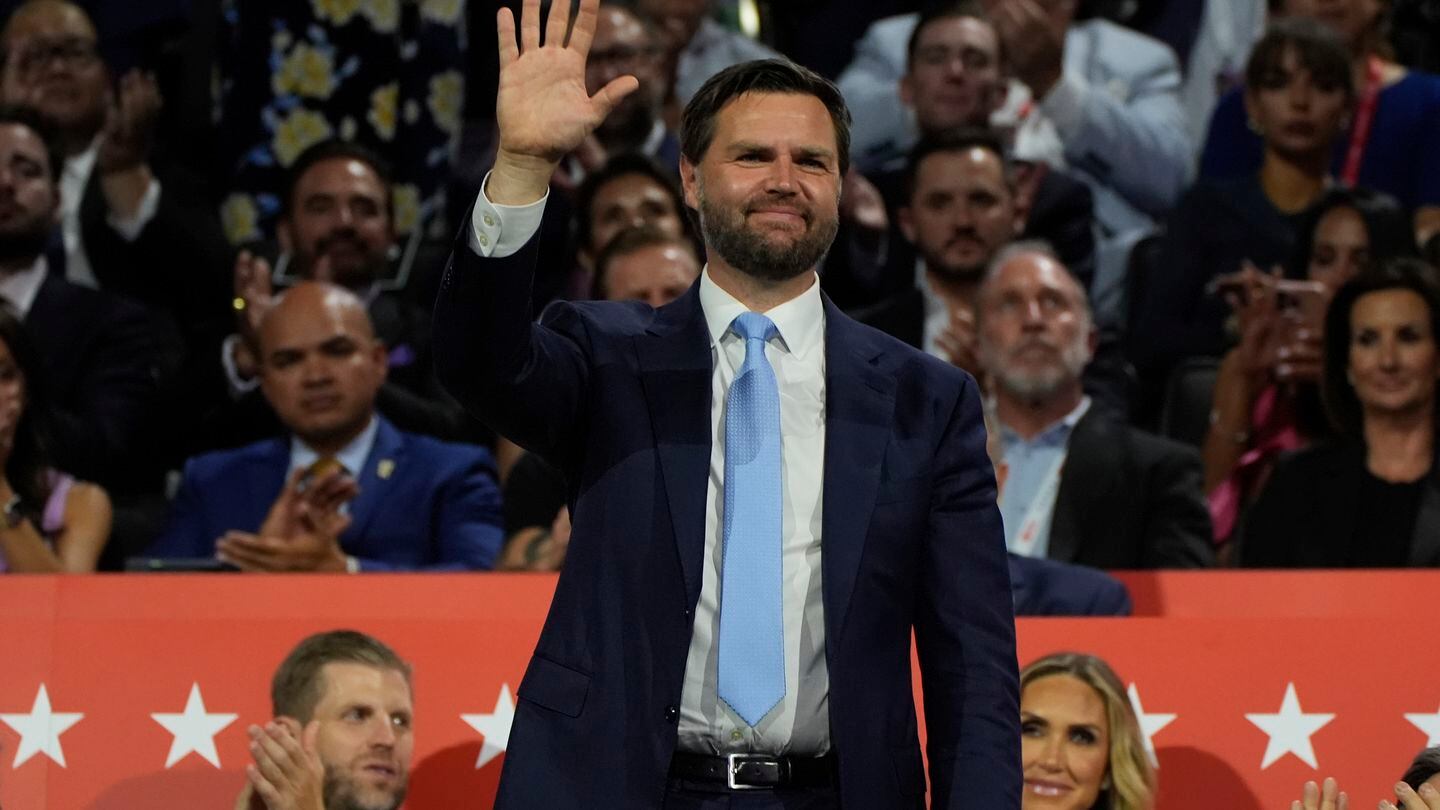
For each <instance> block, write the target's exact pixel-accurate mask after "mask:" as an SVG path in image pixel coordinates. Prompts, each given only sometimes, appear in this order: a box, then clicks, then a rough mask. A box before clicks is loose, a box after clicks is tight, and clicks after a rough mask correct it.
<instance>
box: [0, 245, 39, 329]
mask: <svg viewBox="0 0 1440 810" xmlns="http://www.w3.org/2000/svg"><path fill="white" fill-rule="evenodd" d="M47 272H49V263H48V262H46V261H45V257H44V256H43V255H42V256H38V257H36V259H35V263H34V264H32V265H30V266H29V267H27V268H25V269H24V270H17V271H16V272H14V273H11V274H10V275H8V276H5V277H4V278H0V299H4V301H5V303H7V304H9V305H10V308H11V309H13V310H15V314H16V315H18V316H20V320H22V321H23V320H25V318H26V317H28V316H29V315H30V307H32V306H34V305H35V296H37V295H39V294H40V285H41V284H43V283H44V282H45V274H46V273H47Z"/></svg>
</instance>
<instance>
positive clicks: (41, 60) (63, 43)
mask: <svg viewBox="0 0 1440 810" xmlns="http://www.w3.org/2000/svg"><path fill="white" fill-rule="evenodd" d="M98 59H99V53H98V52H97V51H96V49H95V43H94V42H90V41H88V40H84V39H62V40H50V41H46V40H34V41H31V42H27V43H26V44H25V45H23V46H22V47H21V49H20V50H19V51H17V52H16V54H15V64H16V66H17V67H19V68H20V70H22V71H27V72H28V71H32V70H39V69H42V68H46V67H49V66H50V65H51V64H52V63H55V62H59V63H60V64H62V65H64V66H66V67H70V68H84V67H89V66H90V65H92V64H94V63H95V62H96V61H97V60H98ZM7 61H8V60H7Z"/></svg>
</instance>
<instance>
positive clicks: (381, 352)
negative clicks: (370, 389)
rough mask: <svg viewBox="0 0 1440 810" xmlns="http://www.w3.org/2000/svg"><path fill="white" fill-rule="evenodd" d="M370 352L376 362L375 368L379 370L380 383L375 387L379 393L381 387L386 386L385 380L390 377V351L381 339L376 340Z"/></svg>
mask: <svg viewBox="0 0 1440 810" xmlns="http://www.w3.org/2000/svg"><path fill="white" fill-rule="evenodd" d="M370 351H371V352H372V358H373V359H374V361H375V367H376V368H377V369H379V371H378V373H379V375H380V381H379V382H378V383H377V384H376V385H375V390H376V391H377V392H378V391H379V390H380V386H382V385H384V384H385V380H386V379H387V378H388V377H389V376H390V350H389V349H387V348H386V347H385V344H384V343H382V342H381V341H380V339H379V338H376V339H375V345H374V346H373V347H372V348H371V349H370Z"/></svg>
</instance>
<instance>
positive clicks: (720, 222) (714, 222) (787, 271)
mask: <svg viewBox="0 0 1440 810" xmlns="http://www.w3.org/2000/svg"><path fill="white" fill-rule="evenodd" d="M699 197H700V230H701V232H703V233H704V235H705V244H706V246H707V247H709V248H710V249H711V250H714V251H715V252H716V253H717V254H719V255H720V258H722V259H724V260H725V262H726V263H727V264H729V265H730V266H731V267H734V268H735V269H736V270H739V271H740V272H742V273H744V274H746V275H747V276H752V277H754V278H758V279H761V280H762V281H788V280H790V279H792V278H795V277H796V276H799V275H800V274H802V273H804V272H806V271H807V270H810V269H811V268H813V267H815V266H816V265H817V264H819V263H820V260H821V259H822V258H824V256H825V251H827V250H829V249H830V243H831V242H833V241H834V240H835V232H836V231H837V230H838V229H839V221H838V220H837V219H836V218H828V219H825V220H822V221H820V222H818V223H816V222H813V221H812V220H810V219H807V220H806V224H807V226H811V225H813V227H812V228H810V229H808V230H807V231H806V232H805V233H804V234H802V235H800V236H799V237H798V238H796V239H795V241H793V242H791V243H790V244H789V245H786V246H776V245H772V244H771V243H770V242H768V241H767V240H766V239H765V238H764V237H763V236H761V235H759V234H758V233H756V232H754V231H752V230H750V229H748V228H747V227H746V226H745V220H744V214H743V213H741V212H737V211H733V210H723V209H720V208H717V207H715V206H713V205H711V204H710V201H709V200H708V199H707V198H706V197H705V195H704V194H703V193H701V194H700V195H699Z"/></svg>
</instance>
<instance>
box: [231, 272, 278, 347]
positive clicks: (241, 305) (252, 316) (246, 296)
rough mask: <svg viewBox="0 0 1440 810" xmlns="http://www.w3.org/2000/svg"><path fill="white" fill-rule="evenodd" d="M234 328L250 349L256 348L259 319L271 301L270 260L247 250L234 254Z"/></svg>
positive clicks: (268, 308)
mask: <svg viewBox="0 0 1440 810" xmlns="http://www.w3.org/2000/svg"><path fill="white" fill-rule="evenodd" d="M234 284H235V328H236V330H237V331H238V332H239V333H240V337H241V338H242V339H243V340H244V342H245V346H246V347H247V348H249V349H250V350H251V351H252V352H255V351H258V350H259V344H258V341H257V338H258V337H259V334H260V322H261V321H263V320H264V319H265V313H267V312H269V311H270V307H271V306H272V305H273V304H274V298H275V295H274V290H273V289H272V286H271V284H270V263H269V262H267V261H265V260H264V259H262V258H260V257H259V256H256V255H255V254H253V253H251V252H250V251H248V250H242V251H240V255H238V256H236V257H235V275H234Z"/></svg>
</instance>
